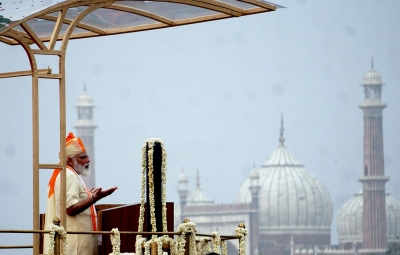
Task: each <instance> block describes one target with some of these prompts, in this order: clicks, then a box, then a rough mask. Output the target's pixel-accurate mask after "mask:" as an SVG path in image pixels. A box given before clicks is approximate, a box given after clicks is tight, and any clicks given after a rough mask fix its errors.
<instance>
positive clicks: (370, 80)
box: [364, 69, 382, 84]
mask: <svg viewBox="0 0 400 255" xmlns="http://www.w3.org/2000/svg"><path fill="white" fill-rule="evenodd" d="M364 84H382V77H381V75H380V74H379V73H378V72H377V71H376V70H374V69H371V70H369V71H368V72H367V74H366V75H365V76H364Z"/></svg>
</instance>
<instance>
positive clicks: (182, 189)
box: [178, 169, 189, 224]
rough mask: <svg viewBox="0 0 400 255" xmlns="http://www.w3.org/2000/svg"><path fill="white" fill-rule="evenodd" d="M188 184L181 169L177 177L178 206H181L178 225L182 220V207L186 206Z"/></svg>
mask: <svg viewBox="0 0 400 255" xmlns="http://www.w3.org/2000/svg"><path fill="white" fill-rule="evenodd" d="M188 182H189V180H188V178H187V176H186V174H185V171H184V170H183V169H182V172H181V174H180V175H179V177H178V194H179V199H180V204H181V206H180V209H181V213H180V215H181V220H180V223H182V221H183V219H184V215H183V207H184V206H185V205H186V201H187V197H188V195H189V189H188ZM180 223H179V224H180Z"/></svg>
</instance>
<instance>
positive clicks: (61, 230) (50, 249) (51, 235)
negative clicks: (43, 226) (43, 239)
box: [47, 224, 69, 255]
mask: <svg viewBox="0 0 400 255" xmlns="http://www.w3.org/2000/svg"><path fill="white" fill-rule="evenodd" d="M48 229H49V230H50V233H49V240H50V241H49V247H48V252H47V254H48V255H53V254H54V243H55V241H54V238H55V236H56V232H57V233H58V234H59V235H60V236H61V238H62V240H63V247H64V249H63V255H68V254H69V250H68V240H67V232H66V231H65V229H64V227H63V226H61V227H59V226H57V225H54V224H50V225H49V226H48Z"/></svg>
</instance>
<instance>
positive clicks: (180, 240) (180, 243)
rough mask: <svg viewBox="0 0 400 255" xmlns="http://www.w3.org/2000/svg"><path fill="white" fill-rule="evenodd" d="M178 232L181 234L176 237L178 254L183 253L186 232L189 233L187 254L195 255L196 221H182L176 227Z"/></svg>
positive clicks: (181, 254)
mask: <svg viewBox="0 0 400 255" xmlns="http://www.w3.org/2000/svg"><path fill="white" fill-rule="evenodd" d="M178 232H182V233H181V235H179V236H177V238H176V246H177V247H176V250H177V253H178V254H179V255H184V254H185V245H186V234H187V233H190V237H189V240H190V247H189V255H197V251H196V223H194V222H186V223H182V224H181V225H179V227H178Z"/></svg>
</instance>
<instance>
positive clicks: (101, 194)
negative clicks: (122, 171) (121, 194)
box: [91, 187, 118, 201]
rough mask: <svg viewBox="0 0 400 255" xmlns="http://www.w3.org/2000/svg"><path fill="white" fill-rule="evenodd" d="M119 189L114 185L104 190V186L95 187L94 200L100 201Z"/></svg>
mask: <svg viewBox="0 0 400 255" xmlns="http://www.w3.org/2000/svg"><path fill="white" fill-rule="evenodd" d="M117 189H118V187H114V188H111V189H107V190H103V189H102V188H95V189H92V190H91V192H92V196H93V198H94V200H95V201H98V200H100V199H102V198H104V197H106V196H109V195H111V194H112V193H114V191H116V190H117Z"/></svg>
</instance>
